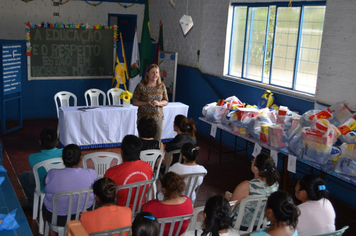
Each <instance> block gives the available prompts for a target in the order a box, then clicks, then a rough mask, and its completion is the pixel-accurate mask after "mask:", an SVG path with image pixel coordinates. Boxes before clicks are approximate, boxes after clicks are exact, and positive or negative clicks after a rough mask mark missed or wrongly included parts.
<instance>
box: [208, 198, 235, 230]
mask: <svg viewBox="0 0 356 236" xmlns="http://www.w3.org/2000/svg"><path fill="white" fill-rule="evenodd" d="M204 213H205V215H206V217H205V219H204V222H203V224H204V230H203V234H202V235H203V236H205V235H210V233H211V236H219V230H223V229H228V228H229V227H232V222H231V216H230V215H231V209H230V204H229V202H228V201H227V200H226V198H225V197H224V196H222V195H215V196H212V197H211V198H209V199H208V201H206V203H205V208H204Z"/></svg>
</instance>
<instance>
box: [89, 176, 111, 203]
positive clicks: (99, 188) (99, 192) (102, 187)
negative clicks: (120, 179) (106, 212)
mask: <svg viewBox="0 0 356 236" xmlns="http://www.w3.org/2000/svg"><path fill="white" fill-rule="evenodd" d="M93 191H94V194H95V195H96V196H97V197H98V198H99V199H97V201H98V204H99V206H101V205H103V204H109V203H115V197H116V184H115V182H114V181H113V180H112V179H110V178H101V179H98V180H97V181H95V182H94V184H93Z"/></svg>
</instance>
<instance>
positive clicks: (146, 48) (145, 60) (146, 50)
mask: <svg viewBox="0 0 356 236" xmlns="http://www.w3.org/2000/svg"><path fill="white" fill-rule="evenodd" d="M148 4H149V0H145V15H144V17H143V25H142V34H141V51H140V56H141V63H140V75H142V74H144V73H145V72H146V65H147V64H149V63H151V62H152V45H151V29H150V17H149V11H148Z"/></svg>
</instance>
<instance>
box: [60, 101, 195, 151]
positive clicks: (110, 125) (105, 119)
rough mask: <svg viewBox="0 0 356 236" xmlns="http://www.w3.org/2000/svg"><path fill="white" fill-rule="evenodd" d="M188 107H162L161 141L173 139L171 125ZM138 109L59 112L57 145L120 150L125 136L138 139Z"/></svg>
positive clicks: (173, 132) (108, 108)
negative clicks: (129, 135)
mask: <svg viewBox="0 0 356 236" xmlns="http://www.w3.org/2000/svg"><path fill="white" fill-rule="evenodd" d="M188 109H189V106H187V105H185V104H183V103H180V102H170V103H168V105H167V106H165V107H163V112H164V127H163V132H162V141H167V140H170V139H172V138H174V137H175V136H176V134H177V133H176V132H175V131H174V130H173V122H174V118H175V116H176V115H179V114H182V115H185V116H187V115H188ZM136 122H137V107H136V106H132V105H131V106H130V107H122V106H100V107H98V108H95V109H83V107H61V108H59V121H58V129H59V141H60V143H61V145H63V146H66V145H68V144H71V143H74V144H77V145H78V146H80V147H81V148H97V147H114V146H120V145H121V142H122V139H123V138H124V137H125V136H126V135H127V134H134V135H138V131H137V124H136Z"/></svg>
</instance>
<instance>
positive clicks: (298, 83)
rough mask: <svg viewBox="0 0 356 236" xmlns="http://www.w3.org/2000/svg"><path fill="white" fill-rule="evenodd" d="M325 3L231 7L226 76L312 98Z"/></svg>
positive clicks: (274, 3)
mask: <svg viewBox="0 0 356 236" xmlns="http://www.w3.org/2000/svg"><path fill="white" fill-rule="evenodd" d="M325 3H326V2H325V1H318V2H296V1H293V2H292V6H288V2H273V3H231V6H232V9H233V10H232V11H231V12H232V16H231V19H232V20H231V39H230V44H229V45H228V46H229V57H228V70H227V74H228V76H232V77H238V78H243V79H247V80H251V81H255V82H260V83H264V84H269V85H273V86H277V87H282V88H286V89H290V90H295V91H300V92H303V93H307V94H315V88H316V82H317V75H318V67H319V57H320V47H321V39H322V34H323V27H324V18H325Z"/></svg>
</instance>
